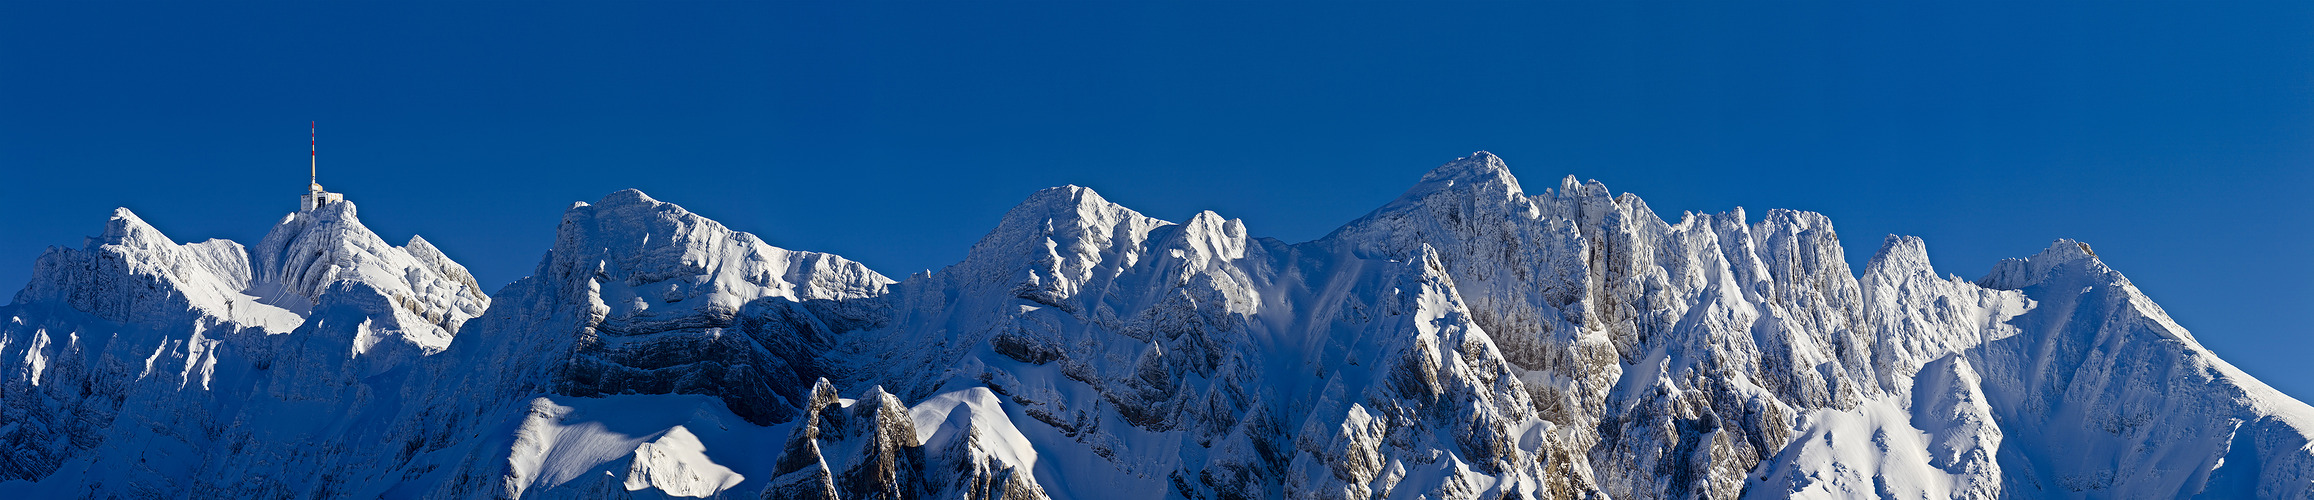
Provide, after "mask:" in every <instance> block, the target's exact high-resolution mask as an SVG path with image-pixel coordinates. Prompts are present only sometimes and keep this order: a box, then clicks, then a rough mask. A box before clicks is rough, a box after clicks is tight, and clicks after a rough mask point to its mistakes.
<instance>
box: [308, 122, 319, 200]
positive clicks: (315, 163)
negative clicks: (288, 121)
mask: <svg viewBox="0 0 2314 500" xmlns="http://www.w3.org/2000/svg"><path fill="white" fill-rule="evenodd" d="M306 127H307V128H306V130H305V133H306V138H305V141H306V142H305V147H306V151H305V153H306V157H307V158H306V161H305V168H306V170H305V182H306V184H310V185H314V186H320V185H321V122H320V121H318V120H317V121H312V122H307V123H306Z"/></svg>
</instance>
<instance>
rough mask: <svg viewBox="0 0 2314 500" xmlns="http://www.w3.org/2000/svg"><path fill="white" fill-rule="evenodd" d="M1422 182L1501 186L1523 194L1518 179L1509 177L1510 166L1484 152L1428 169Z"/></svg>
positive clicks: (1492, 154) (1491, 154)
mask: <svg viewBox="0 0 2314 500" xmlns="http://www.w3.org/2000/svg"><path fill="white" fill-rule="evenodd" d="M1422 182H1423V183H1433V182H1444V183H1454V184H1490V183H1491V184H1501V185H1503V187H1507V188H1509V191H1511V192H1514V193H1524V191H1523V190H1521V189H1520V188H1519V180H1518V178H1517V177H1514V176H1512V175H1511V169H1510V166H1509V165H1506V164H1504V163H1503V161H1502V158H1500V157H1496V156H1495V155H1494V153H1488V152H1485V151H1478V152H1473V153H1471V154H1470V156H1465V157H1461V158H1456V159H1454V161H1450V162H1446V164H1445V165H1439V166H1438V168H1433V169H1430V172H1429V173H1426V174H1423V175H1422Z"/></svg>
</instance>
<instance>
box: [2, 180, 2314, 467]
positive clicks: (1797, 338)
mask: <svg viewBox="0 0 2314 500" xmlns="http://www.w3.org/2000/svg"><path fill="white" fill-rule="evenodd" d="M254 252H255V254H256V255H255V258H254V259H252V258H250V256H249V255H248V254H249V252H244V251H243V250H242V249H241V247H239V246H238V245H236V244H233V243H231V242H224V241H211V242H206V243H199V244H190V245H179V244H175V243H172V242H170V240H168V239H167V238H165V237H162V236H160V234H159V233H158V232H157V231H154V230H152V229H151V228H150V227H149V226H146V225H144V224H143V223H142V222H141V221H138V220H137V219H136V218H135V216H134V215H130V214H128V213H127V212H126V211H122V212H120V213H118V214H116V217H115V219H114V221H113V223H112V225H111V226H109V227H108V229H107V232H106V234H105V236H104V237H101V238H94V239H92V240H91V241H90V243H89V244H88V245H87V246H86V247H85V248H83V249H79V250H69V249H58V250H53V251H51V252H50V254H49V255H47V256H44V257H42V259H41V261H40V263H39V266H40V267H39V269H40V276H41V278H39V279H36V280H34V283H33V284H32V286H30V287H28V288H27V289H26V290H25V291H24V292H22V293H20V294H19V295H18V298H17V301H16V303H15V304H14V305H11V306H8V307H7V308H6V309H0V312H4V313H5V314H6V315H7V316H8V318H9V320H10V321H11V322H10V323H9V324H8V325H5V333H6V336H5V337H0V363H4V365H0V366H6V367H8V369H7V370H6V371H5V372H0V389H5V391H6V392H4V393H0V396H4V397H5V398H6V399H5V400H0V408H4V409H5V413H0V419H5V420H0V439H5V443H6V444H7V445H8V446H9V447H10V453H9V454H8V455H7V458H6V462H5V463H4V464H0V465H4V466H5V467H6V468H5V469H0V472H5V473H6V475H5V476H4V477H5V478H7V479H11V480H12V481H8V482H5V483H0V493H45V494H51V495H65V496H73V495H83V496H107V495H115V494H118V495H129V496H149V494H156V493H161V492H192V494H194V495H195V496H202V495H231V496H255V497H306V498H317V497H318V498H330V497H361V498H369V497H392V498H419V497H426V498H474V497H588V498H605V497H714V496H725V497H731V496H751V497H752V496H762V497H767V498H895V499H896V498H972V499H978V498H1055V499H1093V498H1151V499H1157V498H1184V497H1186V498H1200V499H1219V498H1281V497H1290V498H1421V497H1427V498H1637V499H1645V498H1696V497H1706V498H1784V497H1802V498H1883V497H1887V498H2076V497H2092V498H2151V497H2158V498H2179V497H2206V498H2314V447H2310V445H2309V443H2310V442H2314V408H2309V407H2308V406H2307V405H2306V404H2304V403H2301V402H2299V401H2296V400H2294V399H2291V398H2289V397H2287V396H2284V395H2282V394H2280V393H2278V392H2275V391H2274V390H2273V389H2271V388H2269V387H2267V386H2265V385H2264V384H2262V383H2259V382H2258V381H2256V380H2254V379H2251V378H2250V377H2248V376H2247V375H2244V374H2242V373H2241V372H2240V371H2239V370H2236V369H2234V368H2233V367H2232V366H2230V365H2227V364H2225V363H2224V362H2223V361H2221V360H2219V359H2217V358H2216V357H2215V356H2214V355H2211V354H2210V353H2209V351H2207V350H2206V349H2203V348H2202V347H2200V346H2199V344H2198V343H2196V342H2195V341H2194V340H2193V337H2192V336H2191V335H2190V334H2188V333H2186V332H2185V330H2184V329H2182V328H2180V327H2178V326H2177V324H2176V323H2175V322H2173V321H2171V320H2170V319H2169V318H2168V317H2167V315H2166V313H2163V312H2162V311H2161V309H2160V308H2159V307H2158V306H2156V305H2154V304H2153V303H2152V302H2151V301H2150V300H2147V299H2146V298H2145V296H2144V295H2143V294H2142V293H2139V292H2138V291H2137V289H2136V288H2135V287H2134V286H2132V285H2131V284H2130V283H2129V281H2128V280H2127V279H2126V278H2124V277H2123V276H2122V275H2121V274H2119V273H2117V272H2114V271H2113V270H2111V269H2109V268H2107V267H2105V265H2104V264H2102V263H2101V262H2099V261H2098V260H2097V259H2096V256H2095V254H2094V253H2092V252H2090V251H2089V249H2088V246H2087V245H2084V244H2080V243H2076V242H2072V241H2064V240H2060V241H2058V242H2057V243H2056V244H2054V245H2052V246H2051V247H2050V248H2049V249H2048V250H2045V251H2043V252H2041V253H2040V254H2038V255H2035V256H2032V257H2030V258H2026V259H2016V260H2011V261H2006V262H2003V263H2001V264H2000V265H1999V266H1996V268H1995V269H1993V270H1992V272H1990V273H1988V274H1987V275H1985V277H1984V278H1982V279H1979V280H1976V281H1966V280H1962V279H1960V278H1958V277H1952V276H1949V275H1940V274H1939V273H1937V272H1936V270H1935V269H1934V268H1933V267H1932V266H1931V265H1930V263H1929V261H1928V258H1927V251H1926V247H1925V245H1924V243H1923V242H1922V241H1920V240H1919V239H1917V238H1909V237H1896V236H1891V237H1888V238H1886V239H1885V240H1883V241H1882V244H1881V248H1880V250H1879V252H1878V254H1877V255H1876V256H1875V257H1874V258H1873V259H1872V261H1871V262H1870V263H1869V264H1868V265H1867V266H1866V267H1865V269H1863V270H1862V272H1861V273H1857V272H1854V271H1853V270H1851V269H1850V268H1849V267H1848V266H1847V264H1846V262H1845V261H1844V260H1843V259H1842V250H1841V245H1840V240H1839V238H1838V237H1837V234H1836V233H1835V232H1834V231H1833V229H1832V224H1831V221H1829V220H1827V219H1826V218H1825V217H1824V216H1822V215H1819V214H1814V213H1807V212H1794V211H1788V210H1771V211H1768V212H1765V213H1764V214H1761V215H1760V217H1759V218H1758V219H1757V220H1753V217H1752V215H1751V214H1747V213H1746V212H1745V211H1743V210H1741V209H1736V210H1732V211H1730V212H1726V213H1719V214H1695V213H1689V214H1682V216H1681V217H1680V220H1678V221H1676V222H1673V221H1665V220H1663V219H1661V218H1659V217H1658V216H1657V215H1656V213H1655V212H1654V211H1653V210H1652V209H1649V208H1648V207H1647V205H1646V204H1645V203H1644V202H1643V201H1641V200H1640V199H1639V198H1637V197H1636V196H1632V195H1629V194H1623V195H1615V194H1613V193H1611V192H1610V191H1608V190H1607V188H1606V187H1605V186H1603V185H1600V184H1598V183H1597V182H1588V183H1584V182H1577V180H1576V179H1574V178H1571V177H1570V178H1567V179H1565V180H1563V181H1561V182H1559V183H1558V184H1557V185H1556V186H1554V187H1551V188H1549V189H1543V190H1541V191H1540V192H1528V191H1526V189H1525V187H1524V186H1522V185H1521V184H1520V183H1519V181H1518V180H1517V179H1516V178H1514V177H1513V176H1512V175H1511V174H1510V171H1509V170H1508V169H1507V168H1506V167H1505V166H1504V165H1503V163H1502V162H1501V160H1500V159H1498V158H1496V157H1494V156H1492V155H1489V154H1485V153H1478V154H1474V155H1472V156H1470V157H1467V158H1462V159H1458V160H1456V161H1454V162H1450V163H1448V164H1446V165H1445V166H1441V167H1439V168H1437V169H1435V170H1433V171H1431V172H1430V173H1428V174H1427V175H1425V176H1423V178H1422V179H1421V180H1420V181H1419V182H1418V183H1417V184H1416V185H1415V186H1414V187H1413V188H1411V189H1409V190H1408V191H1407V192H1406V193H1405V194H1404V195H1402V196H1401V197H1400V198H1399V199H1397V200H1395V201H1392V202H1391V203H1389V204H1387V205H1384V206H1383V207H1381V208H1378V209H1376V210H1375V211H1373V212H1372V213H1369V214H1368V215H1366V216H1364V217H1361V218H1359V219H1358V220H1355V221H1351V222H1350V223H1348V224H1346V225H1344V226H1343V227H1342V228H1340V229H1338V230H1336V231H1335V232H1333V233H1332V234H1329V235H1327V236H1326V237H1324V238H1321V239H1319V240H1317V241H1311V242H1304V243H1286V242H1281V241H1277V240H1274V239H1267V238H1258V237H1254V236H1252V235H1251V232H1250V231H1249V230H1248V229H1247V228H1246V226H1245V224H1244V223H1243V222H1241V221H1237V220H1232V219H1227V218H1224V217H1222V216H1220V215H1218V214H1214V213H1211V212H1205V213H1199V214H1193V215H1191V216H1190V217H1188V218H1187V219H1186V221H1185V222H1179V223H1176V222H1171V221H1166V220H1161V219H1157V218H1153V217H1149V216H1146V215H1143V214H1141V213H1138V212H1135V211H1133V210H1131V209H1128V208H1126V207H1122V206H1119V205H1116V204H1114V203H1110V202H1108V201H1107V200H1105V199H1103V198H1101V196H1100V195H1099V194H1097V193H1094V192H1093V191H1092V190H1090V189H1086V188H1082V187H1075V186H1068V187H1060V188H1053V189H1048V190H1044V191H1040V192H1038V193H1036V194H1034V195H1031V196H1030V197H1029V199H1028V200H1027V201H1025V202H1023V203H1022V204H1021V205H1019V206H1018V207H1016V208H1014V209H1013V210H1012V211H1010V212H1009V213H1007V214H1005V216H1004V218H1003V219H1002V220H1001V221H999V222H998V223H997V225H996V228H995V229H994V230H993V231H991V232H990V233H989V234H988V235H987V236H986V237H984V238H983V239H982V240H981V241H980V242H979V243H978V244H976V245H974V247H973V248H972V249H971V251H970V252H969V254H968V255H967V256H966V257H965V259H964V260H963V261H962V262H959V263H957V264H955V265H952V266H949V267H947V268H945V269H942V270H940V271H939V272H935V273H923V274H918V275H915V276H910V277H908V278H907V279H905V280H902V281H897V282H895V281H892V280H890V279H887V278H885V277H883V276H882V275H880V274H877V273H875V272H873V271H871V270H869V269H867V268H866V267H865V266H862V265H860V264H858V263H854V262H851V261H848V260H845V259H843V258H841V257H837V256H834V255H828V254H821V253H813V252H801V251H792V250H786V249H781V248H777V247H772V246H770V245H766V244H764V243H763V241H762V240H761V239H759V238H757V237H755V236H754V235H749V234H747V233H743V232H737V231H732V230H730V229H728V228H725V227H724V226H722V225H721V224H718V223H716V222H714V221H712V220H708V219H706V218H704V217H701V216H699V215H697V214H693V213H690V212H688V211H686V210H683V209H682V208H681V207H677V206H675V205H672V204H668V203H664V202H659V201H656V200H653V199H651V198H649V197H648V196H644V195H643V194H642V193H640V192H636V191H632V190H629V191H621V192H618V193H613V194H611V195H610V196H608V197H605V198H604V199H602V200H601V201H598V202H595V203H591V204H589V203H580V204H577V205H574V206H573V207H571V208H570V209H569V210H568V211H566V213H565V215H564V219H563V222H562V225H561V227H560V228H559V229H558V231H557V240H556V242H555V246H554V248H553V249H552V250H551V251H549V252H548V254H547V255H546V257H545V258H544V259H543V260H542V261H541V262H540V264H539V267H538V269H537V271H536V272H535V273H534V274H533V275H532V276H531V277H528V278H524V279H523V280H520V281H518V282H516V283H514V284H511V285H508V286H507V287H505V288H503V289H501V290H500V291H499V292H498V293H497V294H495V295H494V296H493V297H492V298H489V299H484V298H482V297H480V296H479V295H478V294H477V293H476V289H475V287H474V286H473V283H472V280H471V278H468V277H467V274H466V273H465V272H464V270H463V269H462V268H460V267H458V265H457V264H455V263H453V262H451V261H450V260H449V259H448V258H446V257H444V256H443V255H442V253H441V252H439V251H436V250H434V249H433V247H432V246H431V245H428V244H426V243H425V242H424V241H423V240H418V239H413V240H412V242H411V244H409V245H407V246H405V247H401V248H395V247H391V246H388V245H385V244H384V243H383V242H382V241H381V240H379V239H378V238H377V237H376V236H375V235H373V234H371V233H369V232H368V231H367V230H365V229H362V228H361V227H360V225H359V223H358V222H357V221H355V220H354V219H353V210H352V206H351V204H350V203H347V204H333V205H325V206H324V207H323V208H322V209H317V210H314V211H309V212H301V213H298V214H293V215H292V216H290V217H288V218H285V219H284V220H283V222H281V223H280V224H279V225H277V226H276V228H275V230H274V233H273V234H271V235H268V237H267V238H266V239H265V241H264V242H263V243H261V244H260V245H259V246H258V247H257V248H256V250H254ZM251 262H254V264H251ZM484 307H487V309H486V310H485V309H484ZM164 495H165V494H164Z"/></svg>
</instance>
